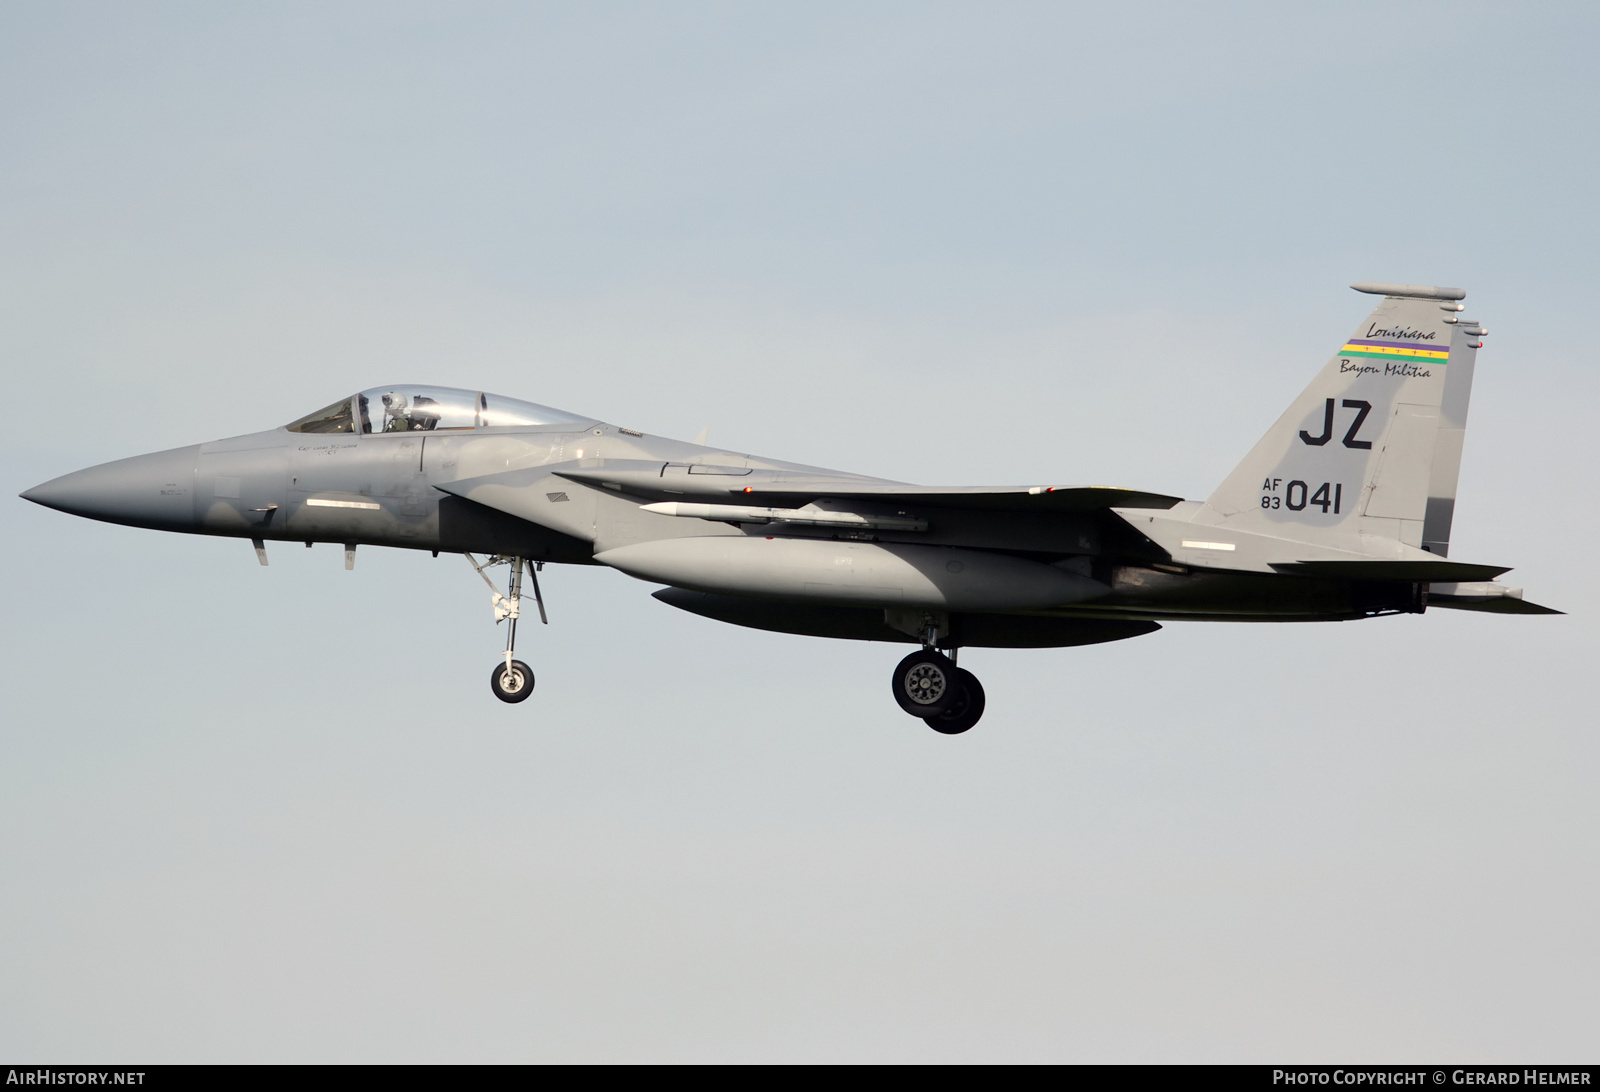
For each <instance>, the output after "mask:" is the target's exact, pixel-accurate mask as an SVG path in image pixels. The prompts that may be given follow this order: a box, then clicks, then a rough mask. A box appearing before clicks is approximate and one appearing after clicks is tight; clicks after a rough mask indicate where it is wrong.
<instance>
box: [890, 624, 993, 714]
mask: <svg viewBox="0 0 1600 1092" xmlns="http://www.w3.org/2000/svg"><path fill="white" fill-rule="evenodd" d="M892 683H893V686H894V700H895V701H896V702H898V703H899V705H900V708H902V709H904V710H905V711H906V712H907V713H910V714H911V715H912V716H914V717H919V718H921V719H922V720H923V721H924V722H925V723H926V724H927V725H928V727H929V728H932V729H933V730H934V731H935V732H939V733H942V734H944V735H947V736H953V735H958V734H960V733H961V732H965V731H966V730H967V729H968V728H971V727H972V726H973V725H974V724H977V723H978V718H980V717H982V716H983V707H984V695H983V684H982V683H980V682H978V679H977V676H975V675H974V674H973V673H972V672H970V671H965V670H963V669H961V668H959V667H957V666H956V663H955V659H954V658H953V657H950V656H946V655H944V654H943V653H942V652H939V651H938V650H937V649H935V648H933V647H931V646H930V647H925V648H923V649H922V650H921V651H918V652H913V653H912V654H911V655H909V656H907V657H906V658H905V659H903V660H901V661H900V664H899V666H898V667H896V668H895V669H894V678H893V680H892Z"/></svg>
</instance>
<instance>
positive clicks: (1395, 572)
mask: <svg viewBox="0 0 1600 1092" xmlns="http://www.w3.org/2000/svg"><path fill="white" fill-rule="evenodd" d="M1272 568H1273V569H1275V570H1277V571H1278V572H1280V573H1283V574H1285V575H1287V576H1323V577H1331V578H1333V579H1336V580H1419V581H1430V582H1431V581H1440V582H1441V583H1442V582H1449V581H1464V580H1493V579H1494V578H1495V577H1497V576H1499V575H1500V574H1501V573H1504V572H1510V571H1511V567H1510V566H1509V565H1468V564H1465V563H1463V562H1460V561H1288V562H1282V563H1278V564H1274V565H1273V566H1272Z"/></svg>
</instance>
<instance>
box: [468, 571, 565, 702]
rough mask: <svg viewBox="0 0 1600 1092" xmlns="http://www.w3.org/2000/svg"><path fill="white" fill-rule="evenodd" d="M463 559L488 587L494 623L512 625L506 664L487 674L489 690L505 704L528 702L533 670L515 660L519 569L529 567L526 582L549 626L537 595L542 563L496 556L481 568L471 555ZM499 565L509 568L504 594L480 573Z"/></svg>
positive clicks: (495, 667)
mask: <svg viewBox="0 0 1600 1092" xmlns="http://www.w3.org/2000/svg"><path fill="white" fill-rule="evenodd" d="M466 556H467V561H468V562H470V563H471V565H472V567H473V568H474V569H476V570H478V575H479V576H481V577H483V582H484V583H485V584H487V585H489V592H490V596H491V600H490V601H491V602H492V603H493V604H494V620H495V623H496V624H499V623H500V622H503V621H506V620H507V619H509V620H510V622H511V625H509V626H507V627H506V657H505V663H500V664H495V666H494V671H493V672H492V673H491V674H490V675H489V689H491V690H493V691H494V696H495V697H497V698H499V699H500V700H501V701H504V702H519V701H527V700H528V697H529V696H530V695H532V693H533V670H532V669H531V668H529V667H528V665H527V664H525V663H523V662H522V661H521V660H518V659H516V658H515V653H516V650H517V617H518V616H519V615H520V614H521V613H522V567H523V566H524V565H527V567H528V579H529V580H530V581H531V582H532V584H533V601H534V603H535V604H537V605H538V607H539V621H541V622H543V623H544V624H545V625H549V624H550V618H549V616H548V615H546V614H545V612H544V596H542V595H540V594H539V570H540V569H542V568H543V567H544V562H542V561H527V560H526V559H524V558H520V557H503V556H500V555H496V556H494V557H491V558H489V559H488V560H487V561H485V562H484V563H483V564H481V565H480V564H478V561H477V559H476V558H474V557H473V556H472V555H471V554H467V555H466ZM501 564H505V565H510V566H511V580H510V582H509V583H508V584H507V585H506V592H507V594H505V595H501V594H500V589H499V588H497V587H495V584H494V581H493V580H490V579H489V574H488V573H486V572H484V571H483V570H485V569H487V568H490V567H492V566H494V565H501Z"/></svg>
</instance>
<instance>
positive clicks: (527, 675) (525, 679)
mask: <svg viewBox="0 0 1600 1092" xmlns="http://www.w3.org/2000/svg"><path fill="white" fill-rule="evenodd" d="M489 689H490V690H493V691H494V696H495V697H497V698H499V699H500V700H501V701H508V702H518V701H527V700H528V697H529V695H531V694H532V693H533V671H532V670H530V669H529V667H528V665H527V664H525V663H523V662H522V661H521V660H512V661H511V668H510V670H509V671H507V669H506V665H505V664H504V663H498V664H495V665H494V672H493V674H491V675H490V676H489Z"/></svg>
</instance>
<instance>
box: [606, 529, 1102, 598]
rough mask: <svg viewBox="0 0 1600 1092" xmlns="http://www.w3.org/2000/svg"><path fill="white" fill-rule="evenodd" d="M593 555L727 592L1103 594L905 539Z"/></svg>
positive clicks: (1032, 570) (643, 574) (711, 542)
mask: <svg viewBox="0 0 1600 1092" xmlns="http://www.w3.org/2000/svg"><path fill="white" fill-rule="evenodd" d="M595 560H596V561H598V562H600V563H601V564H604V565H610V566H611V567H612V568H615V569H620V570H621V571H623V572H625V573H627V574H628V575H629V576H635V577H638V578H639V579H641V580H650V581H655V582H657V583H661V584H671V585H673V586H674V587H679V588H690V589H693V590H695V591H707V592H718V593H722V594H725V595H752V596H764V597H773V598H791V597H792V598H803V599H808V600H820V601H831V602H837V603H851V604H857V605H862V606H870V605H882V606H912V607H926V608H929V609H939V610H954V611H986V610H987V611H1006V610H1040V609H1043V608H1046V607H1053V606H1059V605H1062V604H1065V603H1079V602H1083V601H1084V600H1087V599H1095V598H1098V597H1099V596H1102V595H1106V594H1108V593H1109V592H1110V590H1111V589H1110V588H1108V587H1107V586H1106V585H1104V584H1101V583H1100V582H1099V581H1096V580H1092V579H1090V578H1089V577H1086V576H1083V575H1080V574H1078V573H1075V572H1068V571H1066V570H1064V569H1060V568H1056V567H1055V566H1052V565H1046V564H1043V563H1041V562H1037V561H1028V560H1025V559H1023V558H1017V557H1010V556H1007V555H1005V554H992V553H984V552H982V551H978V550H961V549H953V548H950V547H944V546H920V545H911V544H906V543H877V542H849V541H838V540H831V539H810V538H766V537H762V536H756V535H751V536H720V537H714V538H677V539H662V540H657V541H654V542H640V543H636V544H634V545H631V546H619V547H617V548H615V549H611V550H606V551H603V552H601V553H598V554H596V555H595Z"/></svg>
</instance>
